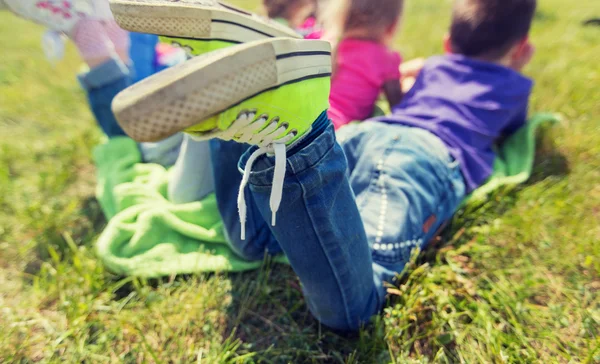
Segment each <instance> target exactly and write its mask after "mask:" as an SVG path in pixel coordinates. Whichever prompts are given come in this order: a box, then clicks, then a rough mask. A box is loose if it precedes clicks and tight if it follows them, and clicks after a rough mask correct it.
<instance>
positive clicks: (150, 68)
mask: <svg viewBox="0 0 600 364" xmlns="http://www.w3.org/2000/svg"><path fill="white" fill-rule="evenodd" d="M129 39H130V41H131V46H130V48H129V58H131V62H132V63H133V67H134V69H135V77H134V79H133V83H136V82H139V81H141V80H143V79H144V78H147V77H150V76H152V75H153V74H155V73H156V72H157V71H158V70H157V65H156V45H157V44H158V36H157V35H154V34H144V33H135V32H130V33H129Z"/></svg>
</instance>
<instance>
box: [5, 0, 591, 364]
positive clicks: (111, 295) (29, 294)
mask: <svg viewBox="0 0 600 364" xmlns="http://www.w3.org/2000/svg"><path fill="white" fill-rule="evenodd" d="M236 3H237V4H238V5H242V6H245V7H248V8H255V7H256V6H255V4H256V3H257V2H256V1H255V0H248V1H246V0H238V1H236ZM539 3H540V4H539V10H538V13H537V15H536V20H535V24H534V27H533V33H532V36H531V38H532V40H533V42H534V43H535V44H536V46H537V54H536V57H535V59H534V61H533V63H532V64H531V65H530V66H528V67H527V69H526V73H527V74H528V75H530V76H532V77H533V78H534V79H535V80H536V87H535V92H534V94H533V97H532V102H531V111H532V112H538V111H554V112H559V113H561V114H562V116H563V122H562V123H561V125H558V126H556V127H554V128H551V129H546V130H544V133H543V136H542V137H541V138H540V139H539V142H540V147H539V148H538V153H537V158H536V164H535V173H534V176H533V178H532V180H531V181H530V182H529V183H528V184H527V185H525V186H522V187H520V188H518V189H513V190H505V191H502V192H501V193H498V194H496V195H495V196H493V198H491V200H490V202H489V203H487V204H485V205H483V206H471V207H468V208H467V209H465V210H464V211H461V212H460V213H459V214H458V216H457V217H456V219H455V224H454V225H453V227H452V228H451V229H449V231H447V232H446V233H445V234H444V240H445V241H446V244H445V245H444V247H443V248H441V249H440V250H438V251H428V252H426V253H425V254H423V255H422V256H421V257H420V258H419V259H418V260H415V261H414V262H413V263H412V264H411V265H410V267H409V268H408V269H407V271H406V272H405V274H404V275H403V277H402V278H401V280H400V282H399V287H398V289H397V290H396V294H394V295H393V297H392V300H391V304H390V306H389V308H387V309H386V310H385V313H384V314H383V315H381V316H380V317H379V318H377V319H376V320H375V323H374V325H373V326H372V327H370V328H369V329H366V330H363V331H362V332H360V334H358V335H356V336H352V337H347V336H338V335H336V334H334V333H331V332H329V331H327V330H326V329H325V328H323V327H321V326H320V325H319V324H318V323H317V322H315V321H314V320H313V319H312V318H311V316H310V314H309V313H308V311H307V308H306V305H305V304H304V301H303V299H302V295H301V293H300V291H299V288H298V280H297V279H296V278H295V276H294V274H293V273H292V272H291V270H290V269H289V268H286V267H281V266H271V265H270V264H268V263H266V264H265V266H264V268H263V269H262V270H261V271H259V272H253V273H248V274H240V275H237V274H236V275H219V274H217V275H200V276H188V277H172V278H171V279H165V280H162V281H158V282H157V281H152V282H148V281H141V280H136V279H129V278H125V279H123V278H121V277H116V276H114V275H112V274H111V273H109V272H107V271H106V270H105V269H104V268H103V266H102V265H101V264H100V263H99V261H98V260H97V259H96V258H95V257H94V250H93V245H94V242H95V240H96V239H97V237H98V235H99V234H100V232H101V231H102V228H103V227H104V226H105V224H106V222H105V221H104V218H103V216H102V213H101V211H100V209H99V206H98V203H97V202H96V201H95V199H94V187H95V179H94V178H95V177H94V166H93V164H92V161H91V157H90V151H91V149H92V148H93V146H94V145H95V144H97V143H98V142H99V141H100V133H99V131H98V129H97V128H96V127H95V125H94V122H93V120H92V117H91V114H90V112H89V110H88V108H87V106H86V100H85V96H84V94H83V93H82V91H81V90H80V88H79V86H78V84H77V82H76V81H75V72H76V71H77V70H78V68H79V64H80V61H79V60H78V58H77V55H76V53H75V51H74V49H73V48H72V47H70V48H69V49H68V52H67V56H66V59H65V60H63V61H62V62H60V63H59V64H57V65H56V66H55V67H53V66H52V65H50V64H49V63H48V62H47V61H46V60H45V59H44V56H43V53H42V51H41V48H40V45H39V44H40V36H41V34H42V29H41V28H40V27H38V26H34V25H32V24H29V23H27V22H24V21H21V20H19V19H17V18H15V17H13V16H11V15H10V14H8V13H0V44H1V45H2V50H1V51H0V362H22V363H29V362H37V361H41V362H62V361H67V362H90V363H103V362H127V363H134V362H174V363H176V362H198V363H200V362H202V363H228V362H233V363H237V362H266V363H271V362H273V363H278V362H294V363H300V362H332V363H342V362H348V363H379V362H394V363H405V362H427V361H429V362H466V363H479V362H489V363H491V362H494V363H499V362H542V363H553V362H564V363H567V362H570V363H579V362H587V363H594V362H595V363H598V362H600V335H599V334H600V297H599V293H600V243H599V241H600V87H599V85H600V67H599V66H598V64H599V63H598V57H599V56H600V42H599V40H600V27H598V26H583V25H582V21H584V20H586V19H588V18H590V17H600V4H599V3H598V0H580V1H577V2H568V1H563V0H540V1H539ZM249 4H252V5H251V6H250V5H249ZM449 9H450V1H449V0H418V1H417V0H408V1H407V9H406V16H405V21H404V24H403V31H402V34H401V35H400V36H399V37H398V39H397V45H398V47H399V49H400V50H401V51H402V52H403V55H404V57H405V58H406V59H408V58H412V57H417V56H428V55H432V54H435V53H439V52H440V49H441V39H442V36H443V34H444V32H445V29H446V28H447V26H448V22H449Z"/></svg>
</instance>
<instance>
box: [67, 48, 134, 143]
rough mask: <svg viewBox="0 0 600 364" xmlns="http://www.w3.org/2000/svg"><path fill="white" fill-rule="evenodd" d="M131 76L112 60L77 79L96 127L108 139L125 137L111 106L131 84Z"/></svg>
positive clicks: (118, 63) (119, 62) (122, 65)
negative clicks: (85, 96) (96, 124)
mask: <svg viewBox="0 0 600 364" xmlns="http://www.w3.org/2000/svg"><path fill="white" fill-rule="evenodd" d="M131 76H132V75H131V70H130V69H129V67H127V65H125V64H124V63H123V62H121V61H120V60H115V59H113V60H110V61H108V62H105V63H103V64H101V65H99V66H98V67H95V68H93V69H91V70H90V71H88V72H86V73H83V74H80V75H79V76H78V77H77V78H78V80H79V83H80V84H81V87H83V89H84V90H85V92H86V93H87V97H88V102H89V104H90V109H91V110H92V113H93V114H94V117H95V118H96V121H97V122H98V125H100V128H101V129H102V131H103V132H104V134H106V136H108V137H109V138H113V137H117V136H125V132H124V131H123V129H121V127H120V126H119V124H118V123H117V119H115V116H114V114H113V112H112V109H111V104H112V100H113V99H114V98H115V96H116V95H117V94H118V93H119V92H121V91H122V90H124V89H125V88H127V87H129V86H130V85H131V84H132V82H131Z"/></svg>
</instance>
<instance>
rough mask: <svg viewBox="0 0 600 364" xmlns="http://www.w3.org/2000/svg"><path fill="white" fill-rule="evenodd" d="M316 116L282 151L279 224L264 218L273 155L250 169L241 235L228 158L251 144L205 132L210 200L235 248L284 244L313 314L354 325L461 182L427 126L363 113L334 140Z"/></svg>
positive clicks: (426, 235) (440, 219) (381, 298)
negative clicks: (296, 144) (213, 196)
mask: <svg viewBox="0 0 600 364" xmlns="http://www.w3.org/2000/svg"><path fill="white" fill-rule="evenodd" d="M323 123H327V124H328V125H327V126H326V127H325V128H324V129H323V128H317V127H314V130H317V131H316V132H315V131H313V132H311V133H310V134H309V135H308V136H307V137H306V138H305V139H304V140H303V142H302V147H300V148H293V149H292V150H291V151H290V153H289V155H288V158H287V172H286V177H285V182H284V187H283V201H282V203H281V207H280V210H279V212H278V213H277V225H276V226H269V225H270V224H269V223H268V221H270V219H271V211H270V207H269V198H270V192H271V181H272V178H273V169H274V160H273V158H271V157H262V158H259V160H257V161H256V162H255V165H254V168H253V173H252V174H251V177H250V191H251V192H250V193H249V194H248V196H247V200H246V202H247V204H248V219H247V223H246V230H247V240H245V241H242V240H240V238H239V236H240V235H239V229H240V227H239V221H238V220H237V219H238V215H237V205H236V196H237V188H238V186H239V182H240V180H241V177H240V173H239V171H238V170H237V168H236V167H235V164H234V161H235V160H236V159H238V157H240V156H241V157H240V158H239V165H238V167H244V166H245V163H246V161H247V159H248V157H249V155H250V153H252V152H253V151H254V150H255V148H248V147H247V146H243V145H239V144H238V145H235V144H232V142H221V141H212V144H211V147H212V157H213V163H214V175H215V186H216V193H217V201H218V206H219V210H220V213H221V215H222V217H223V220H224V222H225V226H226V228H227V231H228V234H229V238H230V241H231V244H232V245H233V247H234V249H235V250H236V251H237V252H238V253H239V254H240V255H242V256H243V257H245V258H247V259H260V258H262V255H263V254H264V252H265V251H268V252H269V253H271V254H275V253H278V252H279V251H280V250H282V251H283V252H284V253H285V254H286V255H287V257H288V259H289V261H290V263H291V265H292V268H293V269H294V271H295V272H296V274H297V275H298V277H299V278H300V281H301V283H302V287H303V291H304V296H305V298H306V301H307V303H308V306H309V308H310V310H311V312H312V313H313V314H314V315H315V317H316V318H317V319H318V320H320V321H321V322H322V323H323V324H325V325H327V326H329V327H331V328H334V329H338V330H356V329H358V328H359V327H360V326H361V325H363V324H366V323H368V321H369V319H370V318H371V316H373V315H374V314H376V313H378V312H379V311H380V310H381V308H382V307H383V305H384V303H385V302H386V289H385V287H384V282H391V281H392V280H393V279H394V277H395V275H396V274H397V273H398V272H400V271H402V269H403V268H404V265H405V264H406V263H407V261H408V259H409V257H410V252H411V251H412V250H413V249H414V248H415V247H419V248H424V247H425V246H426V245H427V243H428V242H429V240H430V239H431V238H432V237H433V236H434V234H435V232H436V231H437V229H438V228H439V227H440V226H441V225H442V224H443V223H444V222H445V221H446V220H448V219H450V218H451V217H452V215H453V214H454V212H455V210H456V209H457V208H458V206H459V204H460V202H461V201H462V199H463V197H464V195H465V183H464V181H463V177H462V173H461V171H460V168H459V165H458V163H457V162H456V161H454V158H452V157H451V156H450V154H449V153H448V150H447V149H446V147H445V145H444V144H443V143H442V141H441V140H440V139H439V138H437V137H436V136H434V135H433V134H431V133H429V132H427V131H425V130H421V129H416V128H410V127H405V126H401V125H393V124H384V123H380V122H375V121H367V122H364V123H361V124H357V125H350V126H347V127H345V128H343V129H342V130H340V131H339V132H338V133H339V134H338V137H339V139H340V141H339V143H338V142H337V141H336V135H335V132H334V129H333V127H332V125H331V123H330V121H329V120H327V118H326V116H325V114H323V115H321V116H320V117H319V119H318V120H317V121H316V122H315V124H313V126H315V125H318V124H323ZM244 150H245V151H244ZM242 152H243V154H242ZM232 164H233V166H232Z"/></svg>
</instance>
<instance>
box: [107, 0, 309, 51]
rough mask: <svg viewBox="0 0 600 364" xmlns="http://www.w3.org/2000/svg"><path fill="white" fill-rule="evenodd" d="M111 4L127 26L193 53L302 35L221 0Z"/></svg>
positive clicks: (124, 0)
mask: <svg viewBox="0 0 600 364" xmlns="http://www.w3.org/2000/svg"><path fill="white" fill-rule="evenodd" d="M110 5H111V9H112V11H113V14H114V16H115V19H116V20H117V22H118V23H119V25H120V26H121V27H122V28H123V29H127V30H131V31H134V32H140V33H150V34H157V35H160V36H163V37H161V40H162V41H165V42H167V43H174V44H175V45H179V46H181V47H183V48H184V49H185V50H186V51H187V53H188V55H190V56H195V55H199V54H204V53H207V52H210V51H213V50H216V49H221V48H225V47H228V46H231V45H233V44H239V43H246V42H251V41H255V40H260V39H265V38H272V37H290V38H299V37H300V36H299V35H298V34H297V33H295V32H294V31H293V30H291V29H289V28H288V27H285V26H282V25H280V24H278V23H276V22H273V21H270V20H268V19H263V18H261V17H259V16H257V15H254V14H252V13H249V12H247V11H244V10H240V9H238V8H236V7H233V6H231V5H228V4H226V3H224V2H220V1H217V0H181V1H172V0H111V2H110ZM165 38H166V39H165Z"/></svg>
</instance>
